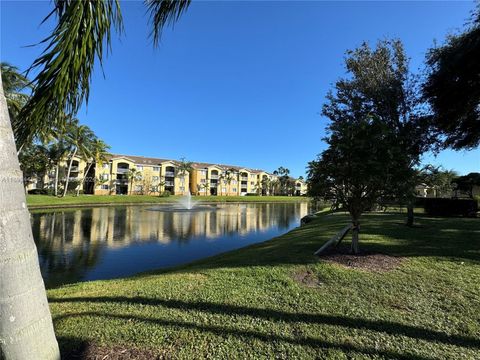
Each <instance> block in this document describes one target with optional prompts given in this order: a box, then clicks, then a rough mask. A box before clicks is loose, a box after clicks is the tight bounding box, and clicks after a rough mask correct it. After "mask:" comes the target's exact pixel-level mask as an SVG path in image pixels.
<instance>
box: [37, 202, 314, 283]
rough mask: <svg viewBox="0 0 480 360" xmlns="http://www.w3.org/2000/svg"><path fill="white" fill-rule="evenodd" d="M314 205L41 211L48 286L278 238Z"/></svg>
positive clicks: (116, 274)
mask: <svg viewBox="0 0 480 360" xmlns="http://www.w3.org/2000/svg"><path fill="white" fill-rule="evenodd" d="M309 211H310V204H309V203H308V202H300V203H261V204H260V203H257V204H252V203H250V204H214V205H198V206H197V207H196V208H194V209H193V211H186V210H183V209H180V208H178V207H176V206H175V205H169V204H165V205H150V206H115V207H94V208H77V209H67V210H63V209H62V210H59V211H54V212H45V213H41V212H40V213H38V212H37V213H33V214H32V229H33V236H34V238H35V242H36V244H37V249H38V253H39V259H40V268H41V271H42V275H43V277H44V279H45V283H46V285H47V287H55V286H58V285H61V284H66V283H72V282H78V281H88V280H97V279H112V278H118V277H125V276H129V275H133V274H135V273H138V272H142V271H147V270H154V269H160V268H166V267H171V266H175V265H180V264H185V263H188V262H191V261H193V260H197V259H201V258H204V257H207V256H211V255H215V254H218V253H222V252H225V251H228V250H233V249H237V248H240V247H244V246H247V245H250V244H253V243H258V242H262V241H266V240H269V239H271V238H272V237H275V236H278V235H281V234H283V233H286V232H287V231H289V230H291V229H293V228H294V227H296V226H298V225H299V223H300V219H301V218H302V217H303V216H305V215H306V214H308V213H309Z"/></svg>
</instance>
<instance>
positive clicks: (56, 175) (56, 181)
mask: <svg viewBox="0 0 480 360" xmlns="http://www.w3.org/2000/svg"><path fill="white" fill-rule="evenodd" d="M58 170H59V166H58V163H57V164H56V165H55V184H54V191H55V196H58Z"/></svg>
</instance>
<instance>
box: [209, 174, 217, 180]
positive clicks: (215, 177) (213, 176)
mask: <svg viewBox="0 0 480 360" xmlns="http://www.w3.org/2000/svg"><path fill="white" fill-rule="evenodd" d="M210 179H212V180H217V179H218V175H210Z"/></svg>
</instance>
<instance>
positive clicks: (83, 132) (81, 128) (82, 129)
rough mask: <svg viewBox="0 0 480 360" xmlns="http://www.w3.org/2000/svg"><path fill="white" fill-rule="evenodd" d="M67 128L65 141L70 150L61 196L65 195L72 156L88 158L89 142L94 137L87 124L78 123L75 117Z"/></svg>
mask: <svg viewBox="0 0 480 360" xmlns="http://www.w3.org/2000/svg"><path fill="white" fill-rule="evenodd" d="M67 128H68V130H67V142H68V143H69V144H70V146H71V152H70V156H69V158H70V161H69V163H68V168H67V176H66V178H65V187H64V189H63V195H62V197H65V195H67V191H68V183H69V181H70V173H71V171H72V164H73V161H74V158H75V157H76V156H77V155H78V156H79V157H80V158H83V159H88V158H89V157H90V156H91V153H90V150H91V143H92V141H93V139H94V137H95V134H94V133H93V131H92V130H91V129H90V128H89V127H88V126H87V125H79V123H78V120H77V119H73V120H72V121H71V122H70V123H69V125H68V127H67Z"/></svg>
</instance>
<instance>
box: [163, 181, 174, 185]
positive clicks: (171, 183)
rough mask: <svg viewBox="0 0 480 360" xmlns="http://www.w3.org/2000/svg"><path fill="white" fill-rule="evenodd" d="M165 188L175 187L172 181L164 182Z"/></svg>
mask: <svg viewBox="0 0 480 360" xmlns="http://www.w3.org/2000/svg"><path fill="white" fill-rule="evenodd" d="M165 186H175V183H174V182H173V181H165Z"/></svg>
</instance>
